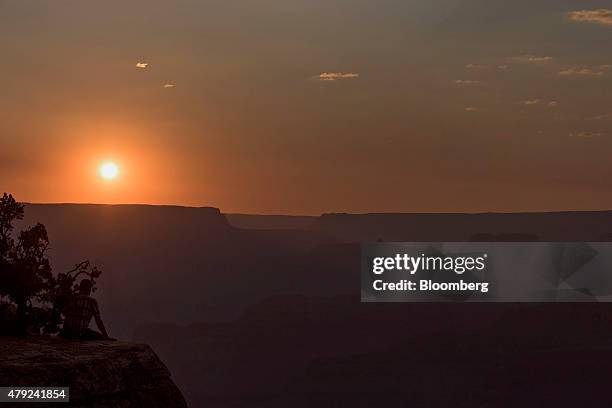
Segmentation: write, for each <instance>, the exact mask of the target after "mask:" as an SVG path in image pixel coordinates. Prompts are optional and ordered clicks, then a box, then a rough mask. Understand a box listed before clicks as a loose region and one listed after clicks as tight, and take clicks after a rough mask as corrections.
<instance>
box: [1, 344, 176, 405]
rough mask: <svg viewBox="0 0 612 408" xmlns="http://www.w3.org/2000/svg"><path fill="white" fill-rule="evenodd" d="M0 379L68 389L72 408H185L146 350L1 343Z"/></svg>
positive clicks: (163, 370) (154, 357)
mask: <svg viewBox="0 0 612 408" xmlns="http://www.w3.org/2000/svg"><path fill="white" fill-rule="evenodd" d="M0 379H2V381H1V382H2V385H3V386H23V387H25V386H32V387H34V386H38V387H42V386H45V387H52V386H64V387H65V386H68V387H70V406H71V407H92V408H94V407H95V408H102V407H115V408H128V407H149V408H154V407H164V408H172V407H186V406H187V405H186V403H185V400H184V398H183V395H182V394H181V392H180V391H179V389H178V388H177V387H176V385H175V384H174V382H173V381H172V379H171V378H170V372H169V371H168V369H167V368H166V366H165V365H164V364H163V363H162V362H161V360H160V359H159V358H158V357H157V355H156V354H155V353H154V352H153V350H152V349H151V348H150V347H149V346H148V345H146V344H136V343H124V342H107V341H97V342H73V341H67V340H63V339H59V338H48V337H32V338H12V337H0ZM35 405H36V406H37V407H43V406H47V404H40V403H37V404H35ZM48 405H49V406H57V404H55V405H53V404H48Z"/></svg>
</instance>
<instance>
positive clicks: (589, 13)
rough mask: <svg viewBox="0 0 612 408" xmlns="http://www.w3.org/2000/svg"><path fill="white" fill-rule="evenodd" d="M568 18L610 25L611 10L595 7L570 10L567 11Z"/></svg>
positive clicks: (611, 21)
mask: <svg viewBox="0 0 612 408" xmlns="http://www.w3.org/2000/svg"><path fill="white" fill-rule="evenodd" d="M569 18H570V20H572V21H579V22H586V23H596V24H603V25H612V10H609V9H597V10H579V11H572V12H570V13H569Z"/></svg>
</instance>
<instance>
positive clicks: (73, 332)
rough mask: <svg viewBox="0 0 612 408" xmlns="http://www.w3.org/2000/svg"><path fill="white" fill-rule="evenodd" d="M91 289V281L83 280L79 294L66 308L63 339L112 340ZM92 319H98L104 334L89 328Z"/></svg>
mask: <svg viewBox="0 0 612 408" xmlns="http://www.w3.org/2000/svg"><path fill="white" fill-rule="evenodd" d="M91 287H92V283H91V281H90V280H89V279H83V280H82V281H81V283H80V284H79V294H78V295H76V296H74V297H73V298H72V299H70V300H69V301H68V303H67V304H66V306H65V307H64V310H63V311H62V314H63V315H64V328H63V329H62V331H61V332H60V336H61V337H64V338H67V339H76V340H112V339H111V338H110V337H108V333H106V329H105V328H104V323H103V322H102V318H101V317H100V310H99V309H98V302H96V299H94V298H92V297H91ZM92 317H94V318H95V319H96V325H97V326H98V329H99V330H100V332H102V333H99V332H97V331H95V330H91V329H90V328H89V323H90V322H91V318H92Z"/></svg>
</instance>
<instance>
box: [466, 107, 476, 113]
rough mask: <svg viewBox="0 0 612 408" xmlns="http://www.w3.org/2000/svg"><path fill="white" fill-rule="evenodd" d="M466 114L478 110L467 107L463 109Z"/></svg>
mask: <svg viewBox="0 0 612 408" xmlns="http://www.w3.org/2000/svg"><path fill="white" fill-rule="evenodd" d="M464 110H465V111H466V112H476V111H477V110H478V109H476V108H473V107H471V106H468V107H466V108H465V109H464Z"/></svg>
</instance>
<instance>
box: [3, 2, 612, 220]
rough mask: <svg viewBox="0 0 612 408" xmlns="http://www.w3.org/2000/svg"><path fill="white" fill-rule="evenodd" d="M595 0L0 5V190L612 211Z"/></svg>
mask: <svg viewBox="0 0 612 408" xmlns="http://www.w3.org/2000/svg"><path fill="white" fill-rule="evenodd" d="M605 3H606V2H601V1H586V2H583V3H581V5H580V8H578V9H577V8H576V5H575V2H570V1H566V0H560V1H558V2H544V1H535V2H534V1H529V2H526V1H518V2H513V3H512V4H509V2H505V1H502V0H492V1H461V0H434V1H431V2H417V1H402V2H400V1H393V0H383V1H381V2H376V4H374V3H373V2H368V1H365V0H356V1H355V0H351V1H349V0H341V1H339V2H334V3H329V2H323V1H318V0H315V1H306V0H291V1H280V0H265V1H262V2H258V3H257V4H255V3H250V2H242V3H236V2H223V3H222V2H215V1H211V0H204V1H194V0H177V1H176V2H162V1H157V0H152V1H143V0H138V1H131V2H128V3H127V4H126V3H125V2H119V1H117V0H111V1H108V2H104V4H91V3H85V2H81V1H75V0H66V1H62V2H54V1H51V0H41V1H38V2H23V1H19V0H8V1H4V2H2V3H0V49H2V50H3V56H2V59H1V60H0V72H2V77H1V78H0V82H1V85H2V97H0V190H4V191H7V192H11V193H13V194H14V195H15V196H16V197H17V198H18V199H19V200H22V201H29V202H96V203H153V204H181V205H196V206H199V205H211V206H217V207H220V208H221V209H222V210H223V211H225V212H246V213H284V214H319V213H322V212H331V211H339V212H342V211H346V212H382V211H404V212H411V211H417V212H424V211H427V212H429V211H431V212H438V211H445V212H447V211H469V212H474V211H530V210H533V211H543V210H587V209H607V208H612V189H610V188H609V187H610V184H609V180H611V179H612V166H610V164H609V156H610V154H609V152H610V151H611V149H612V96H611V94H610V92H609V89H612V88H611V86H612V57H610V55H609V44H611V43H612V21H608V20H607V19H606V14H605V12H603V11H601V10H600V9H603V8H605V7H606V4H605ZM576 11H580V12H581V13H580V14H576V13H575V12H576ZM542 27H546V30H543V29H542ZM138 62H143V63H146V64H148V65H146V67H137V65H136V64H137V63H138ZM106 160H111V161H115V162H116V163H117V164H118V165H119V166H120V168H121V174H120V176H119V177H118V178H117V179H116V180H114V181H111V182H109V181H105V180H102V179H101V178H100V176H99V174H98V169H99V166H100V165H101V163H102V162H104V161H106Z"/></svg>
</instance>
